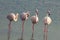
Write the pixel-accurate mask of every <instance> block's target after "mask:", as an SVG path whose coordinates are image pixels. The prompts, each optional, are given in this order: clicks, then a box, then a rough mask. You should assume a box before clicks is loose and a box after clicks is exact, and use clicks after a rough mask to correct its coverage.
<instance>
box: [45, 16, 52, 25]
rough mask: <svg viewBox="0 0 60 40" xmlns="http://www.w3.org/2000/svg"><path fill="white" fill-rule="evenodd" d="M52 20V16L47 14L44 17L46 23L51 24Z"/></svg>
mask: <svg viewBox="0 0 60 40" xmlns="http://www.w3.org/2000/svg"><path fill="white" fill-rule="evenodd" d="M51 22H52V20H51V18H50V17H49V16H48V15H47V16H46V17H44V24H48V25H49V24H51Z"/></svg>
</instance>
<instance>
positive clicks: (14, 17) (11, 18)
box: [7, 13, 19, 40]
mask: <svg viewBox="0 0 60 40" xmlns="http://www.w3.org/2000/svg"><path fill="white" fill-rule="evenodd" d="M18 15H19V14H18V13H17V14H16V15H15V14H14V13H11V14H9V15H7V19H8V20H9V21H10V22H9V25H8V40H9V39H10V32H11V22H12V21H15V22H16V21H17V20H18Z"/></svg>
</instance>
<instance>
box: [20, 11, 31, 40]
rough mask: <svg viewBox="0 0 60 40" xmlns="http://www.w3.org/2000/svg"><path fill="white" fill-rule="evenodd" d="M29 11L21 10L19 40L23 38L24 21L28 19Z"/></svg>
mask: <svg viewBox="0 0 60 40" xmlns="http://www.w3.org/2000/svg"><path fill="white" fill-rule="evenodd" d="M29 15H30V14H29V11H27V12H23V13H22V14H21V15H20V18H21V20H22V34H21V40H23V32H24V22H25V21H26V20H27V19H28V17H29Z"/></svg>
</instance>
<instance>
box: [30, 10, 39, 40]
mask: <svg viewBox="0 0 60 40" xmlns="http://www.w3.org/2000/svg"><path fill="white" fill-rule="evenodd" d="M35 12H36V15H34V16H32V17H31V21H32V24H33V25H32V40H34V39H33V34H34V24H36V23H38V21H39V19H38V9H36V11H35Z"/></svg>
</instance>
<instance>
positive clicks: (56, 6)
mask: <svg viewBox="0 0 60 40" xmlns="http://www.w3.org/2000/svg"><path fill="white" fill-rule="evenodd" d="M36 8H38V10H39V23H38V24H36V25H35V32H34V33H35V34H34V39H35V40H43V27H44V24H43V18H44V17H45V16H46V12H47V10H48V8H50V10H51V18H52V23H51V24H50V25H49V27H48V30H49V31H48V40H60V0H0V40H7V32H8V24H9V20H8V19H7V18H6V16H7V15H8V14H10V13H19V14H21V13H22V12H24V11H28V10H29V11H30V17H31V16H32V15H35V9H36ZM30 17H29V19H28V20H27V21H26V22H25V25H24V26H25V28H24V30H25V31H24V40H30V39H31V35H32V28H31V26H32V23H31V20H30ZM21 23H22V22H21V19H20V16H19V19H18V21H17V22H12V25H11V26H12V29H11V35H10V40H18V39H19V38H20V37H21V31H22V30H21V28H22V24H21Z"/></svg>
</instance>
